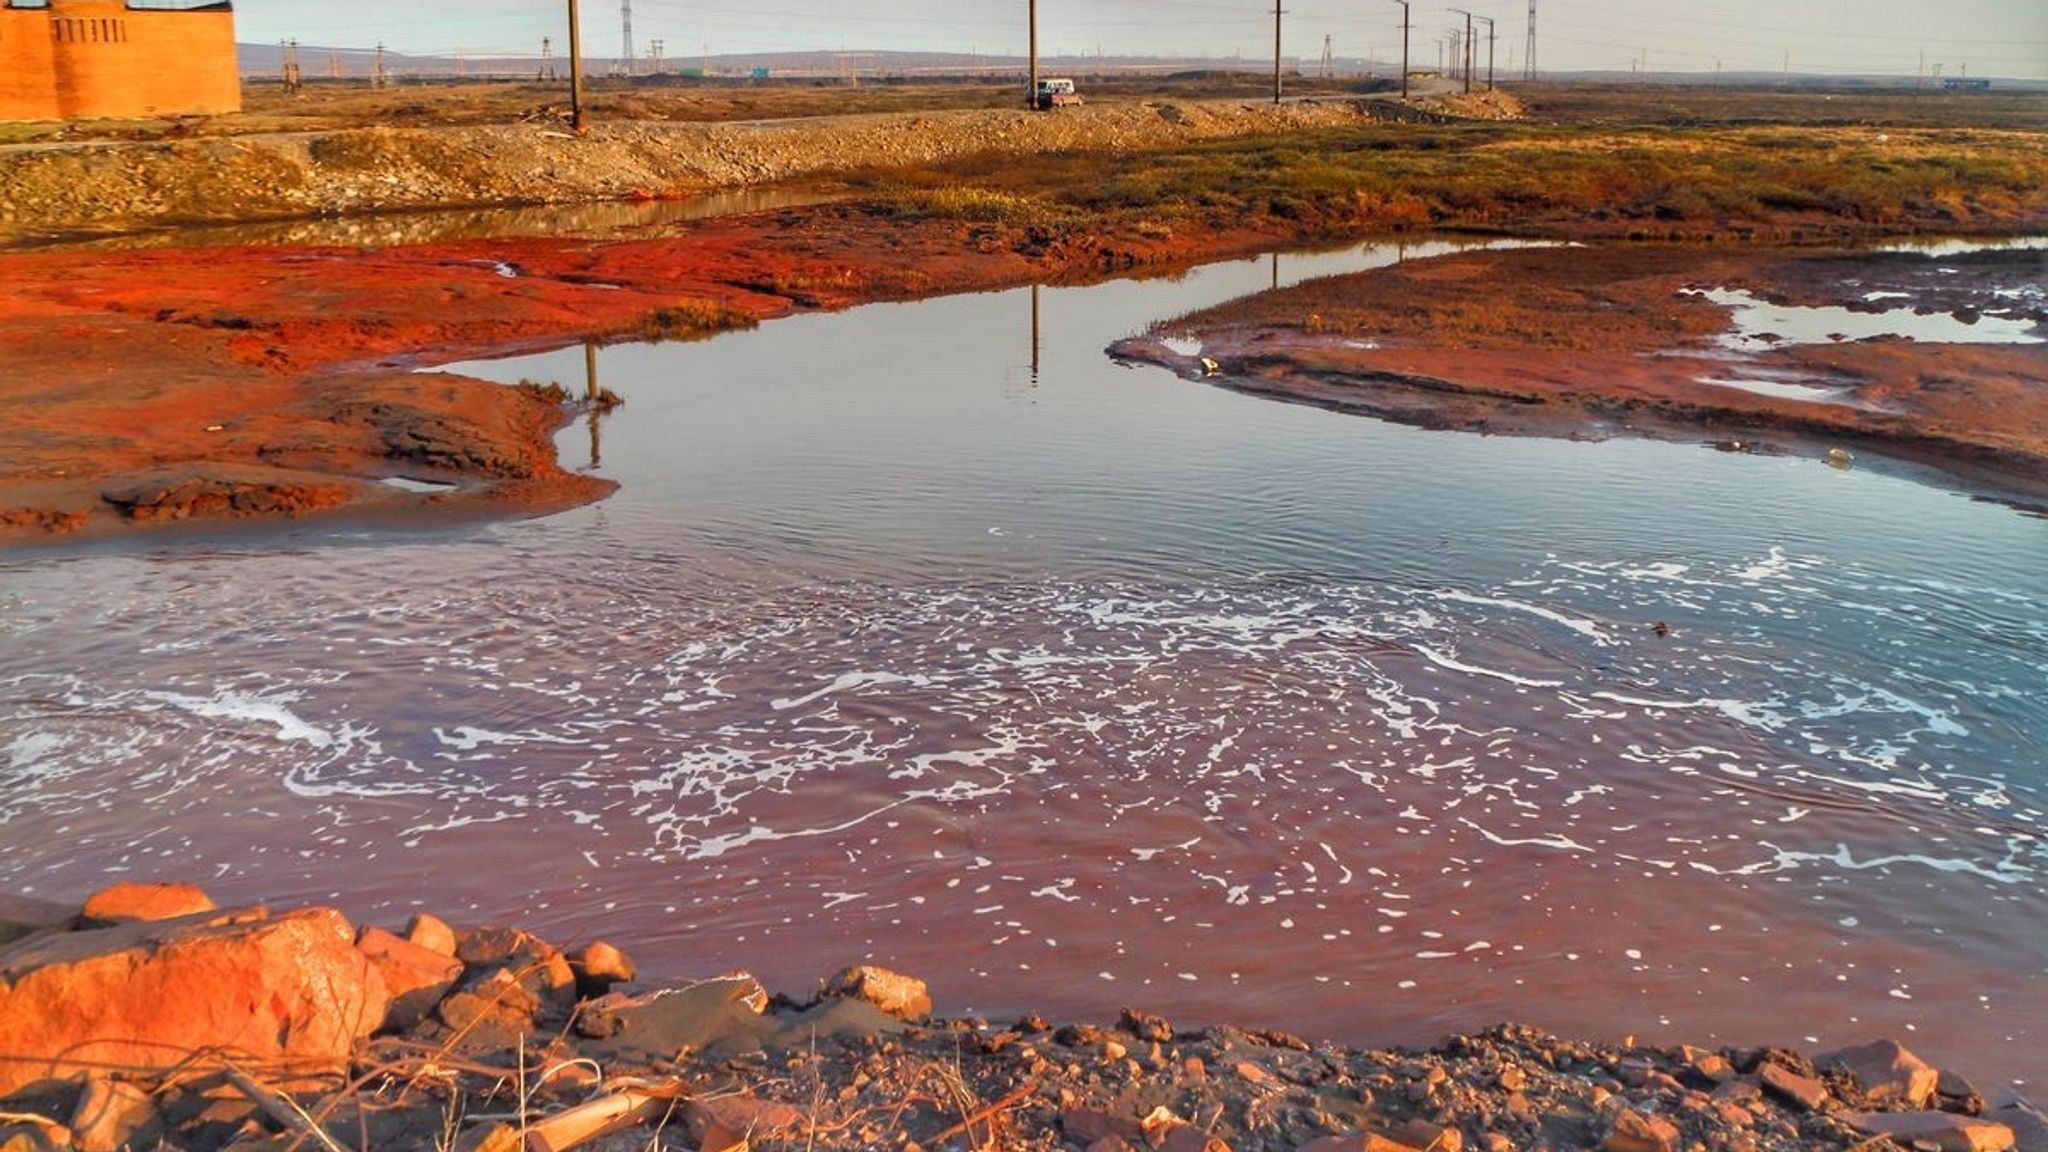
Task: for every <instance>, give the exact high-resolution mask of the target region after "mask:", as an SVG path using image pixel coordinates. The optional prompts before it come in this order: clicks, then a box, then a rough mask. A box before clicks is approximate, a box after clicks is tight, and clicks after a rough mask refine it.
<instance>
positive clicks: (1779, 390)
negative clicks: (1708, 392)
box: [1695, 376, 1859, 407]
mask: <svg viewBox="0 0 2048 1152" xmlns="http://www.w3.org/2000/svg"><path fill="white" fill-rule="evenodd" d="M1695 379H1696V380H1697V382H1698V383H1701V384H1711V385H1713V386H1714V387H1716V388H1735V389H1739V390H1740V391H1743V392H1752V393H1755V394H1756V395H1758V396H1772V397H1776V398H1777V399H1780V400H1810V401H1813V402H1814V403H1816V404H1841V405H1844V406H1848V407H1859V405H1856V404H1854V403H1853V402H1852V401H1851V399H1850V394H1849V393H1848V392H1847V391H1845V390H1843V389H1840V388H1819V387H1815V386H1814V385H1811V384H1791V383H1787V382H1785V381H1782V380H1752V379H1744V378H1741V377H1729V376H1699V377H1695Z"/></svg>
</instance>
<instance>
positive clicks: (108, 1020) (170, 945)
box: [0, 908, 389, 1097]
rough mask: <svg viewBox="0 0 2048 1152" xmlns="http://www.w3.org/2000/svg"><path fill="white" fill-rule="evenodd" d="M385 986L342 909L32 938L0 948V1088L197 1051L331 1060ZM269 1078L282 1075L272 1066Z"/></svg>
mask: <svg viewBox="0 0 2048 1152" xmlns="http://www.w3.org/2000/svg"><path fill="white" fill-rule="evenodd" d="M388 999H389V997H388V996H387V995H386V993H385V991H384V981H383V979H382V978H381V977H380V976H378V974H377V970H376V968H375V967H374V966H373V965H372V964H371V963H370V961H369V960H368V958H366V957H365V956H364V955H363V954H362V953H361V952H358V951H356V948H355V931H354V929H353V928H351V927H350V925H349V923H348V921H347V920H346V919H344V918H343V917H342V915H341V913H339V912H336V911H334V910H333V909H331V908H311V909H306V910H304V911H300V912H293V913H290V914H289V915H285V916H279V917H276V918H274V919H273V918H269V917H268V916H267V914H266V913H265V912H263V911H262V910H261V909H250V910H243V911H238V912H215V913H207V914H203V915H201V916H195V917H188V918H186V919H183V920H166V921H137V922H133V923H128V924H121V925H117V926H115V927H111V928H100V929H91V930H86V931H79V932H66V933H62V934H59V935H52V936H38V937H34V938H32V939H29V940H24V941H21V942H19V943H17V944H15V945H13V946H12V947H9V948H7V949H6V950H4V951H0V1052H5V1053H7V1054H8V1055H9V1056H11V1057H13V1058H12V1059H10V1060H8V1061H5V1062H0V1097H5V1096H8V1095H11V1094H12V1093H14V1092H16V1091H19V1090H21V1089H22V1088H25V1087H28V1086H30V1085H36V1084H40V1083H43V1082H46V1081H50V1080H68V1079H71V1078H74V1077H76V1076H79V1075H81V1074H83V1073H86V1072H88V1071H91V1070H94V1069H96V1068H101V1067H108V1066H120V1067H122V1068H124V1069H128V1070H132V1071H133V1072H134V1073H135V1074H137V1075H142V1074H146V1073H149V1072H157V1071H163V1070H166V1069H169V1068H170V1067H172V1066H174V1065H186V1064H187V1063H188V1061H189V1062H191V1064H190V1066H193V1067H201V1068H203V1067H208V1066H211V1065H212V1064H213V1062H214V1060H213V1058H212V1057H210V1056H208V1055H206V1054H207V1053H211V1052H218V1051H232V1052H234V1053H235V1057H236V1059H237V1060H239V1061H241V1062H244V1063H246V1064H260V1065H266V1066H272V1067H277V1068H280V1069H286V1070H289V1071H291V1072H295V1073H301V1074H303V1075H305V1076H313V1075H319V1074H330V1073H338V1072H341V1071H344V1070H345V1069H346V1068H347V1066H348V1057H349V1054H350V1052H351V1051H352V1050H353V1049H354V1047H355V1044H356V1041H358V1040H360V1039H362V1038H364V1037H367V1036H369V1035H370V1034H371V1033H372V1032H373V1031H375V1029H376V1027H377V1025H378V1024H380V1023H381V1022H382V1021H383V1019H384V1013H385V1009H386V1006H387V1002H388ZM278 1079H279V1080H280V1081H288V1080H291V1079H294V1077H290V1076H281V1077H279V1078H278Z"/></svg>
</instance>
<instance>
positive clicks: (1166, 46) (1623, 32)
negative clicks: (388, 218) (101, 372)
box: [236, 0, 2048, 79]
mask: <svg viewBox="0 0 2048 1152" xmlns="http://www.w3.org/2000/svg"><path fill="white" fill-rule="evenodd" d="M580 2H581V8H582V19H583V34H584V46H585V49H584V50H585V53H586V55H590V56H597V57H616V56H617V55H618V54H619V52H620V19H619V18H620V12H619V7H618V5H617V3H616V2H615V0H580ZM1454 2H1455V0H1454ZM1284 3H1285V15H1284V17H1283V19H1282V30H1283V34H1284V46H1283V47H1284V52H1285V54H1286V55H1288V56H1290V57H1298V58H1302V59H1305V60H1308V61H1314V60H1316V59H1318V58H1320V56H1321V55H1322V52H1323V42H1324V37H1325V36H1327V37H1329V42H1330V47H1331V50H1332V51H1333V52H1334V53H1335V54H1336V55H1337V56H1338V57H1353V58H1356V57H1365V56H1368V55H1369V56H1371V57H1374V58H1378V59H1383V60H1384V59H1394V58H1397V57H1398V56H1399V53H1400V29H1399V24H1400V12H1401V9H1400V7H1399V5H1398V4H1397V3H1394V2H1393V0H1284ZM1463 6H1464V7H1469V8H1471V9H1472V11H1473V12H1475V13H1476V14H1478V15H1480V16H1492V17H1493V18H1494V20H1495V22H1496V29H1497V32H1498V40H1497V41H1496V44H1495V63H1496V64H1497V66H1498V67H1499V68H1500V69H1501V70H1502V71H1504V72H1510V73H1512V72H1515V71H1519V68H1520V64H1521V61H1522V52H1523V46H1524V44H1525V43H1526V39H1527V31H1526V23H1525V22H1526V19H1527V15H1528V0H1493V2H1491V3H1487V2H1483V0H1482V2H1478V3H1470V2H1468V3H1465V4H1464V5H1463ZM1537 7H1538V11H1537V62H1538V64H1539V65H1540V66H1541V67H1542V68H1544V69H1559V70H1580V69H1612V70H1618V71H1623V72H1626V71H1631V70H1633V69H1635V68H1637V67H1639V66H1640V63H1641V62H1642V61H1643V60H1644V59H1647V61H1648V68H1649V70H1650V71H1651V72H1653V73H1654V72H1664V71H1697V72H1711V71H1713V70H1714V68H1715V66H1716V64H1717V63H1718V64H1719V65H1721V66H1722V67H1724V68H1726V69H1727V70H1728V71H1731V72H1732V71H1755V70H1768V71H1776V70H1779V69H1781V68H1784V67H1786V66H1787V65H1788V63H1789V67H1790V68H1791V70H1792V71H1794V72H1805V73H1846V72H1877V73H1889V74H1895V75H1903V76H1912V75H1916V74H1917V73H1918V70H1919V69H1920V67H1921V61H1922V59H1923V56H1922V53H1923V52H1924V53H1925V56H1924V59H1925V61H1926V67H1927V69H1928V71H1929V72H1932V71H1933V70H1934V68H1935V66H1936V65H1939V66H1940V67H1941V73H1942V74H1943V75H1949V76H1953V75H1956V74H1958V73H1959V72H1961V71H1963V70H1964V69H1967V70H1968V72H1969V73H1970V74H1972V75H1999V76H2013V77H2025V78H2030V79H2048V0H1537ZM632 10H633V29H634V34H635V40H636V50H637V52H638V53H639V54H642V55H644V54H645V53H646V51H647V45H648V42H649V41H650V40H652V39H654V38H657V37H658V38H661V39H662V40H663V41H665V43H666V53H667V55H668V56H669V58H671V59H686V58H690V57H695V56H699V55H703V54H710V55H714V56H715V55H721V54H730V53H750V52H794V51H812V50H833V51H837V50H840V49H845V50H848V51H859V50H863V49H894V50H932V51H945V52H978V53H981V54H984V55H1022V54H1023V52H1024V50H1025V43H1026V24H1025V12H1026V0H766V2H765V3H755V4H749V3H745V2H743V0H714V2H712V3H692V2H688V0H632ZM1411 12H1412V13H1413V16H1412V19H1413V21H1414V25H1415V27H1414V32H1413V37H1414V41H1413V45H1414V46H1413V48H1412V49H1411V51H1412V52H1413V59H1414V60H1416V61H1417V62H1418V64H1421V63H1427V64H1431V65H1433V64H1434V63H1435V54H1436V42H1437V38H1438V37H1439V36H1440V35H1441V34H1442V33H1444V32H1445V31H1447V30H1448V29H1449V28H1450V27H1451V26H1452V24H1453V22H1454V21H1457V22H1462V19H1463V18H1462V17H1458V16H1454V15H1452V13H1451V12H1450V10H1449V9H1448V8H1447V7H1445V6H1443V5H1442V4H1440V3H1437V2H1436V0H1413V2H1412V5H1411ZM236 22H237V35H238V38H239V39H241V40H244V41H247V42H252V43H275V42H277V41H279V40H282V39H287V38H296V39H297V40H298V41H299V43H301V44H303V45H317V46H320V47H346V48H368V47H372V46H374V45H376V44H377V43H379V42H382V43H384V44H385V45H386V46H387V47H389V48H391V49H393V50H396V51H399V52H406V53H411V54H435V55H447V54H453V53H454V52H456V51H457V50H461V51H462V52H464V53H465V54H467V55H471V56H489V55H498V54H504V55H510V54H519V55H533V54H535V53H537V52H538V51H539V46H540V40H541V37H543V36H552V37H554V40H555V50H556V51H557V52H561V51H562V50H563V44H564V43H565V40H566V29H567V4H566V0H437V2H436V3H433V4H420V3H418V2H417V0H353V2H351V3H348V4H335V3H331V2H330V0H240V2H239V3H238V4H237V5H236ZM1038 22H1039V43H1040V51H1041V52H1042V53H1045V54H1047V55H1063V54H1094V53H1096V52H1098V51H1099V52H1102V53H1106V54H1109V55H1129V56H1206V57H1230V56H1233V55H1237V54H1242V55H1243V56H1244V57H1246V58H1247V59H1267V60H1270V59H1271V58H1272V51H1273V10H1272V0H1039V4H1038ZM1477 27H1479V28H1480V29H1482V30H1481V31H1480V37H1481V41H1480V42H1481V43H1483V42H1484V36H1485V33H1484V31H1483V28H1484V25H1483V24H1482V25H1478V26H1477Z"/></svg>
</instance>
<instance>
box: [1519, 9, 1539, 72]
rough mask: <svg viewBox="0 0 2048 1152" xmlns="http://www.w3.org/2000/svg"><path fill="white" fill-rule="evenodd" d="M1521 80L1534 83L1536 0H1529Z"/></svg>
mask: <svg viewBox="0 0 2048 1152" xmlns="http://www.w3.org/2000/svg"><path fill="white" fill-rule="evenodd" d="M1522 79H1524V80H1526V81H1528V82H1530V83H1532V84H1533V83H1535V81H1536V0H1529V49H1528V51H1526V52H1524V53H1522Z"/></svg>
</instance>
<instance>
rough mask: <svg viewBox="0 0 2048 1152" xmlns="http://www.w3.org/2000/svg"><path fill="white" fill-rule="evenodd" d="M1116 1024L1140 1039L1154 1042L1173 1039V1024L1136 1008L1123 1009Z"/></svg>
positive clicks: (1159, 1042) (1158, 1042)
mask: <svg viewBox="0 0 2048 1152" xmlns="http://www.w3.org/2000/svg"><path fill="white" fill-rule="evenodd" d="M1116 1026H1117V1027H1119V1028H1121V1029H1123V1030H1124V1031H1126V1032H1129V1033H1130V1034H1131V1035H1133V1036H1136V1037H1137V1038H1138V1039H1140V1040H1150V1041H1152V1042H1153V1043H1155V1044H1164V1043H1166V1042H1167V1041H1169V1040H1172V1039H1173V1025H1171V1024H1168V1023H1167V1022H1166V1021H1165V1019H1164V1018H1162V1017H1159V1016H1154V1015H1153V1014H1151V1013H1150V1012H1142V1011H1139V1010H1138V1009H1136V1008H1126V1009H1124V1010H1123V1015H1122V1016H1121V1017H1119V1018H1118V1020H1117V1025H1116Z"/></svg>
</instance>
